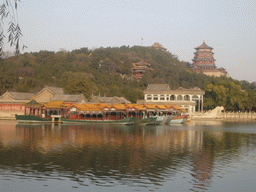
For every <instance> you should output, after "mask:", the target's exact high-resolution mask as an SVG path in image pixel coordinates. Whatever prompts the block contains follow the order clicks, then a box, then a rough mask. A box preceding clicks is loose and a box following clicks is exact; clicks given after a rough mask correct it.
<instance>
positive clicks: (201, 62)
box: [192, 41, 228, 77]
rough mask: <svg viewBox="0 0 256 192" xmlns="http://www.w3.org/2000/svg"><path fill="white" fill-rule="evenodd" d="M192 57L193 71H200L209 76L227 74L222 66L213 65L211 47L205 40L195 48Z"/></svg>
mask: <svg viewBox="0 0 256 192" xmlns="http://www.w3.org/2000/svg"><path fill="white" fill-rule="evenodd" d="M195 50H196V52H194V58H193V59H192V61H193V63H192V68H193V71H195V72H198V73H199V72H202V73H204V74H205V75H209V76H215V77H220V76H227V77H228V73H227V71H226V70H225V69H224V68H217V67H216V66H215V59H214V58H213V54H214V53H213V52H212V50H213V48H212V47H210V46H208V45H206V44H205V41H204V42H203V44H202V45H200V46H199V47H196V48H195Z"/></svg>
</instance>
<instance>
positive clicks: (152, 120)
mask: <svg viewBox="0 0 256 192" xmlns="http://www.w3.org/2000/svg"><path fill="white" fill-rule="evenodd" d="M136 122H137V123H139V124H144V125H159V124H160V123H161V122H162V120H158V118H157V117H156V116H153V117H148V118H144V119H140V120H138V121H136Z"/></svg>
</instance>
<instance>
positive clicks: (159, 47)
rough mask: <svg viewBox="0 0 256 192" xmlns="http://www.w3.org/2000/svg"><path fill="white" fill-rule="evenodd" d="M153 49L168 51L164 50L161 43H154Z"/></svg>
mask: <svg viewBox="0 0 256 192" xmlns="http://www.w3.org/2000/svg"><path fill="white" fill-rule="evenodd" d="M151 47H154V48H155V49H157V50H162V51H166V50H167V49H166V48H164V47H163V46H162V45H161V44H159V43H154V44H153V45H152V46H151Z"/></svg>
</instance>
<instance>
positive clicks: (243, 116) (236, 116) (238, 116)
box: [220, 112, 256, 121]
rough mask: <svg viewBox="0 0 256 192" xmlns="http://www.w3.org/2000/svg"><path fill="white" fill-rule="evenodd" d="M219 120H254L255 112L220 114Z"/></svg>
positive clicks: (255, 117) (255, 118)
mask: <svg viewBox="0 0 256 192" xmlns="http://www.w3.org/2000/svg"><path fill="white" fill-rule="evenodd" d="M220 118H221V119H223V120H238V121H239V120H241V121H244V120H256V113H255V112H222V113H221V114H220Z"/></svg>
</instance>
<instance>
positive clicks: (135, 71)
mask: <svg viewBox="0 0 256 192" xmlns="http://www.w3.org/2000/svg"><path fill="white" fill-rule="evenodd" d="M132 65H133V67H132V77H133V78H134V79H141V78H142V77H143V76H144V74H145V73H146V72H147V71H153V70H154V69H152V68H150V67H149V66H150V65H151V64H149V63H147V62H145V61H140V62H138V63H133V64H132Z"/></svg>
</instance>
